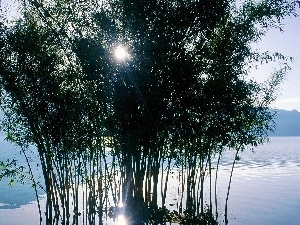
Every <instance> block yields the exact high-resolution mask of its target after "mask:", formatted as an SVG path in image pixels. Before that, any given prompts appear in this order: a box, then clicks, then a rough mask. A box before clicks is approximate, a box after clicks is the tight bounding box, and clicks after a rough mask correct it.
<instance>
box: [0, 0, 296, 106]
mask: <svg viewBox="0 0 300 225" xmlns="http://www.w3.org/2000/svg"><path fill="white" fill-rule="evenodd" d="M12 1H13V0H2V1H1V0H0V2H1V4H2V7H3V6H4V5H6V4H7V3H11V2H12ZM12 11H15V9H13V10H12ZM297 13H298V14H300V7H299V4H298V5H297ZM283 24H284V26H283V28H284V31H283V32H280V31H279V30H271V31H269V32H268V34H267V35H266V36H265V37H263V39H262V41H261V42H259V43H258V44H257V45H256V46H255V47H256V48H257V49H259V50H260V51H262V52H264V51H270V52H280V53H282V54H283V55H285V56H291V57H294V62H292V63H289V65H290V66H291V71H290V72H289V74H288V76H287V78H286V80H285V81H284V83H283V84H282V86H281V90H280V92H279V95H278V100H277V101H276V102H275V103H274V104H273V107H275V108H278V109H286V110H292V109H296V110H298V111H300V44H299V42H300V17H289V18H286V19H285V20H284V21H283ZM274 66H275V65H272V64H271V63H270V64H268V65H267V66H264V67H262V68H259V70H257V71H254V72H253V73H252V74H251V75H252V76H253V77H255V78H257V79H258V80H259V81H263V80H265V79H266V78H267V77H268V76H269V75H270V73H271V72H272V71H273V67H274Z"/></svg>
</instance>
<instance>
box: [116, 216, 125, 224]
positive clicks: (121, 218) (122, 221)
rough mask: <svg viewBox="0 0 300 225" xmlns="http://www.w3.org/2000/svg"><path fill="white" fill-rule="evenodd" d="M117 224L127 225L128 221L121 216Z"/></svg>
mask: <svg viewBox="0 0 300 225" xmlns="http://www.w3.org/2000/svg"><path fill="white" fill-rule="evenodd" d="M116 222H117V224H116V225H127V222H126V219H125V217H124V216H123V215H119V216H118V217H117V221H116Z"/></svg>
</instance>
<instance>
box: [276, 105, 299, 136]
mask: <svg viewBox="0 0 300 225" xmlns="http://www.w3.org/2000/svg"><path fill="white" fill-rule="evenodd" d="M275 123H276V130H275V132H274V133H271V134H270V136H300V112H298V111H297V110H292V111H286V110H279V111H278V112H277V114H276V119H275Z"/></svg>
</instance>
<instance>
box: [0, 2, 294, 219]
mask: <svg viewBox="0 0 300 225" xmlns="http://www.w3.org/2000/svg"><path fill="white" fill-rule="evenodd" d="M19 4H20V9H21V12H20V18H19V19H18V20H14V21H10V22H7V21H6V18H5V16H4V13H3V12H2V16H1V26H0V37H1V38H0V58H1V64H0V81H1V93H2V94H1V109H2V112H3V118H4V119H3V122H2V129H3V130H4V131H5V133H6V135H7V139H8V140H10V141H12V142H14V143H16V144H17V145H19V146H21V147H22V149H23V154H24V156H25V157H26V158H27V159H28V160H27V162H28V168H29V173H30V174H31V180H32V182H33V184H34V185H33V186H34V187H35V188H36V189H37V188H39V186H40V187H42V188H43V189H44V190H45V193H46V201H47V203H46V208H45V210H44V208H43V206H42V205H40V204H39V213H40V224H105V223H106V221H107V219H108V217H113V218H115V219H118V215H123V214H124V215H126V220H127V221H130V222H129V224H143V223H146V224H162V223H167V222H177V223H181V224H217V223H218V216H219V215H218V213H219V208H218V196H217V191H216V190H217V175H218V166H219V160H220V157H222V152H223V151H225V150H227V151H230V150H233V151H236V153H237V154H238V152H239V151H242V150H244V148H245V147H246V146H248V145H250V146H256V145H258V144H261V143H263V141H264V140H265V139H266V137H267V133H268V131H269V130H272V123H271V122H272V118H273V114H272V113H271V111H270V110H269V105H270V103H271V102H272V101H273V100H274V99H275V96H276V95H275V94H276V89H277V87H278V85H279V84H280V81H281V80H282V78H283V77H284V74H285V72H286V70H287V66H286V65H285V62H286V58H285V57H284V56H282V55H281V54H279V53H274V54H271V53H268V52H267V53H262V54H260V53H258V52H255V51H254V50H253V49H252V48H251V43H255V42H256V41H258V40H259V39H260V38H261V37H262V36H263V35H264V34H265V32H266V31H267V30H268V29H270V28H278V27H279V25H280V22H281V20H282V19H283V18H284V17H285V16H287V15H292V13H293V9H294V5H293V3H288V2H286V1H279V0H272V1H250V0H248V1H241V2H235V1H230V0H216V1H206V0H200V1H196V0H190V1H180V0H178V1H174V0H173V1H171V0H151V1H139V2H136V1H131V0H123V1H120V0H116V1H115V0H112V1H105V0H102V1H96V0H90V1H68V0H49V1H43V0H22V1H19ZM120 46H121V47H122V48H124V49H126V58H124V59H121V60H120V59H119V60H118V59H116V58H115V56H114V50H115V49H116V48H118V47H120ZM271 60H273V61H277V62H278V63H282V67H281V69H279V70H278V71H276V72H274V74H272V76H271V77H270V79H269V80H268V82H265V83H263V84H260V83H257V82H256V81H255V80H253V79H251V78H250V77H249V76H248V73H249V68H250V67H251V66H252V67H254V66H256V65H259V64H261V63H264V62H268V61H271ZM31 145H34V146H35V148H36V154H37V155H38V157H39V161H40V162H39V164H40V168H41V170H42V174H43V179H42V180H41V181H37V180H36V178H35V177H34V176H33V173H32V169H31V167H32V165H31V163H30V160H29V159H30V152H29V151H28V150H26V149H27V147H28V146H31ZM236 158H237V157H236ZM215 159H219V160H217V161H216V160H215ZM233 160H234V162H235V160H236V159H233ZM233 165H234V164H233ZM30 171H31V172H30ZM171 188H173V189H174V188H175V189H176V193H177V199H176V203H174V204H169V203H168V202H167V201H168V199H169V198H170V197H168V196H169V195H170V192H171ZM206 188H208V189H209V190H210V191H209V196H205V192H204V190H205V189H206ZM229 189H230V187H229ZM228 191H229V190H228ZM37 200H38V202H39V198H38V196H37ZM227 201H228V196H227V199H226V203H227ZM121 204H123V206H122V207H120V206H121ZM44 211H45V212H44ZM225 217H226V221H227V204H226V210H225ZM226 223H227V222H226Z"/></svg>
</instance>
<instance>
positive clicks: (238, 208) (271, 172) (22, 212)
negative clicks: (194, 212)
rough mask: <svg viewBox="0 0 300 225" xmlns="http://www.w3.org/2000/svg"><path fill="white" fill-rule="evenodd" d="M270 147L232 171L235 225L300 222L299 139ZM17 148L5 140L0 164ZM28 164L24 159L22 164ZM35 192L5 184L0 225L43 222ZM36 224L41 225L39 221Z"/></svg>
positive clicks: (221, 192)
mask: <svg viewBox="0 0 300 225" xmlns="http://www.w3.org/2000/svg"><path fill="white" fill-rule="evenodd" d="M270 140H271V141H270V143H266V144H265V145H263V146H260V147H258V148H256V149H255V151H254V152H252V151H250V150H248V151H244V152H243V153H241V154H240V156H241V160H239V161H238V162H237V164H236V167H235V169H234V172H233V178H232V184H231V189H230V195H229V203H228V217H229V224H230V225H254V224H255V225H283V224H288V225H299V224H300V137H271V138H270ZM14 155H15V156H16V158H18V159H19V158H21V157H20V156H19V154H18V150H17V149H16V148H14V147H13V146H11V145H10V144H8V143H5V142H0V160H1V159H5V158H11V157H13V156H14ZM233 156H234V152H226V153H225V154H224V157H223V159H222V163H221V166H220V168H219V170H220V171H219V175H218V177H219V179H218V185H219V188H218V197H219V198H220V200H219V203H218V204H219V207H218V208H219V210H220V217H219V218H220V222H221V223H222V220H223V218H224V217H223V214H224V199H225V198H226V193H227V186H228V181H229V175H230V168H231V166H230V165H231V162H232V159H233ZM22 162H23V163H24V160H23V161H22ZM34 200H35V194H34V191H33V189H32V188H31V187H30V184H24V185H21V184H18V183H15V184H14V185H13V187H8V185H7V180H6V181H5V180H4V181H0V225H10V224H23V225H32V224H38V219H37V218H38V215H37V209H36V205H34V204H30V202H32V201H34ZM35 221H36V222H35Z"/></svg>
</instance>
